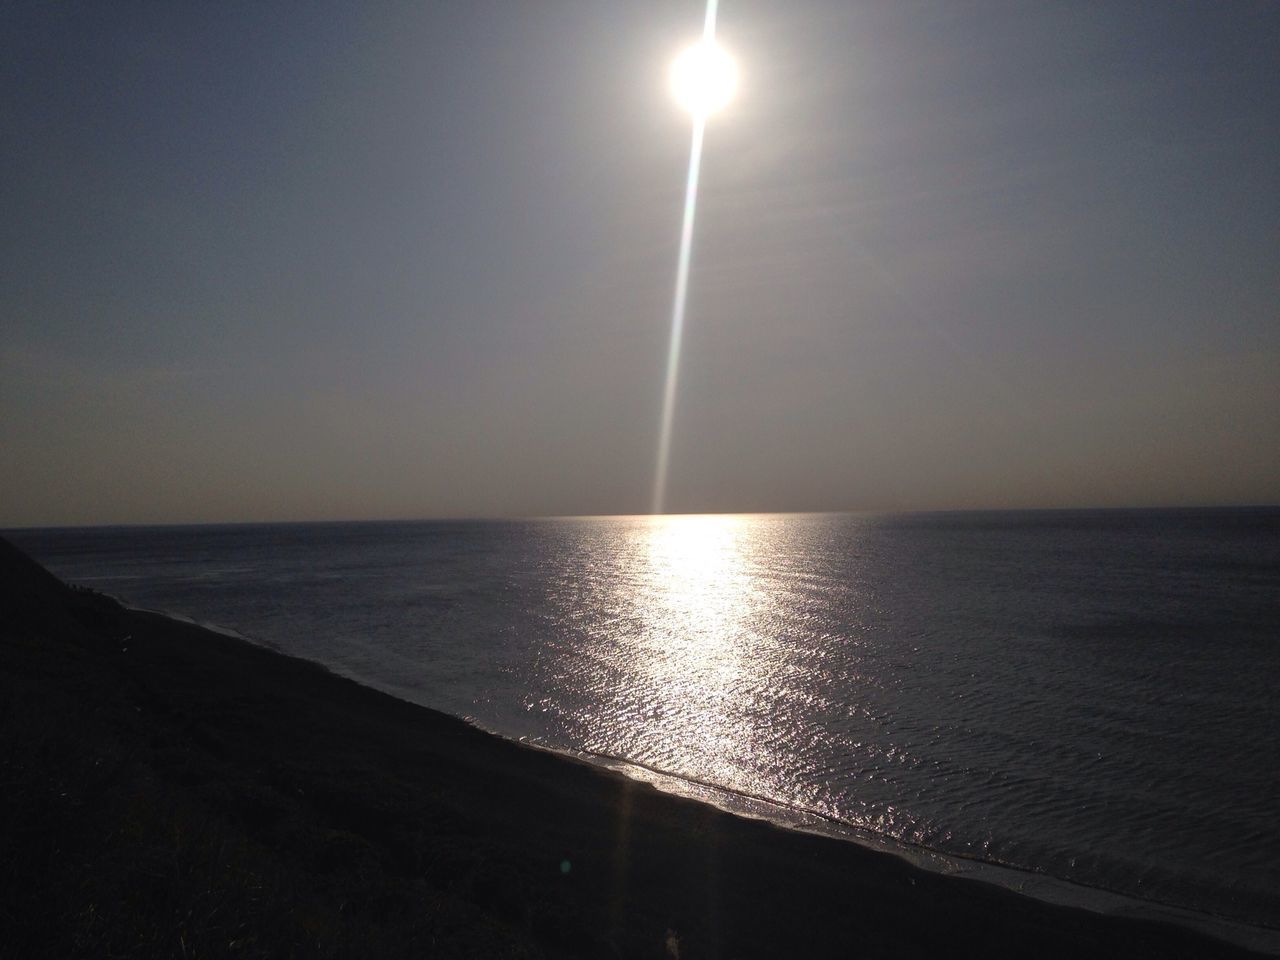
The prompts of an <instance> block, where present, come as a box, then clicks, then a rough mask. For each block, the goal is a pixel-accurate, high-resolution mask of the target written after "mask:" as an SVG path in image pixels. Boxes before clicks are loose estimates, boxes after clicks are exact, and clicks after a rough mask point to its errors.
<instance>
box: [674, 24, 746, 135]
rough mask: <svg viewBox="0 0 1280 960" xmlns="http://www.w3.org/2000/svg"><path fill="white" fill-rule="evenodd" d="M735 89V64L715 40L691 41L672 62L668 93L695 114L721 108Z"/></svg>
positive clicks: (708, 113)
mask: <svg viewBox="0 0 1280 960" xmlns="http://www.w3.org/2000/svg"><path fill="white" fill-rule="evenodd" d="M737 89H738V65H737V64H736V63H734V61H733V57H731V56H729V54H728V53H727V52H726V51H725V49H724V48H723V47H721V46H719V45H718V44H716V43H715V42H714V41H708V40H703V41H702V42H701V43H697V44H694V45H693V46H692V47H690V48H689V49H688V50H686V51H684V53H682V54H680V56H678V57H676V59H675V61H674V62H673V63H672V64H671V92H672V93H673V94H674V95H675V98H676V100H677V101H679V103H680V105H681V106H682V107H684V108H685V109H686V110H688V111H689V112H690V113H692V114H693V115H694V116H695V117H703V118H705V117H707V116H709V115H710V114H713V113H716V112H718V111H719V110H722V109H723V108H724V107H725V106H726V105H727V104H728V103H729V101H730V100H732V99H733V94H734V92H735V91H736V90H737Z"/></svg>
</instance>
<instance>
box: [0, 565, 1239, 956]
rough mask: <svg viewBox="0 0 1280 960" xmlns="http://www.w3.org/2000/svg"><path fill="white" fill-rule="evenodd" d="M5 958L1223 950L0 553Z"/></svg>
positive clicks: (0, 903) (1224, 949)
mask: <svg viewBox="0 0 1280 960" xmlns="http://www.w3.org/2000/svg"><path fill="white" fill-rule="evenodd" d="M0 822H2V823H3V827H0V955H3V956H114V955H125V954H127V955H129V956H142V957H152V956H155V957H160V956H165V957H168V956H184V955H185V956H236V957H267V956H289V955H292V956H299V957H310V956H317V957H339V956H383V957H385V956H408V955H414V956H424V955H425V956H439V957H472V956H474V957H539V956H582V957H615V956H617V957H666V956H679V957H681V958H685V960H689V958H701V957H719V958H733V957H774V956H809V957H817V956H839V957H846V956H852V957H926V956H927V957H938V956H949V955H954V954H956V953H960V954H975V955H984V956H988V957H1002V956H1019V957H1022V956H1038V957H1083V956H1089V957H1126V958H1131V957H1162V958H1164V957H1239V956H1247V955H1249V954H1247V953H1246V952H1245V951H1242V950H1240V949H1239V948H1236V947H1232V946H1229V945H1227V944H1224V943H1220V942H1218V941H1215V940H1212V939H1209V938H1207V937H1205V936H1202V935H1200V934H1197V933H1193V932H1191V931H1188V930H1185V929H1180V928H1176V927H1173V926H1169V925H1165V924H1162V923H1157V922H1152V921H1143V920H1134V919H1128V918H1121V917H1110V916H1103V915H1100V914H1096V913H1092V912H1088V911H1083V910H1077V909H1071V908H1065V907H1058V906H1052V905H1049V904H1045V903H1041V902H1039V901H1036V900H1032V899H1030V898H1027V897H1023V896H1020V895H1018V894H1015V893H1012V892H1010V891H1008V890H1004V889H1001V888H998V887H995V886H992V885H989V884H985V883H981V882H977V881H973V880H968V879H959V878H954V877H947V876H943V875H940V874H936V873H930V872H926V871H922V870H920V869H917V868H915V867H913V866H911V865H910V864H908V863H906V862H905V861H903V860H901V859H899V858H896V857H893V856H891V855H888V854H884V853H879V852H876V851H872V850H869V849H866V848H863V847H860V846H857V845H854V844H851V843H846V842H841V841H839V840H834V839H829V838H825V837H819V836H813V835H808V834H802V833H796V832H792V831H787V830H782V829H779V828H776V827H773V826H770V825H768V824H766V823H763V822H760V821H755V820H747V819H743V818H739V817H735V816H732V815H730V814H727V813H724V812H722V811H719V810H717V809H714V808H712V807H709V806H706V805H704V804H700V803H697V802H694V801H690V800H684V799H681V798H678V797H673V796H670V795H667V794H664V793H661V792H659V791H657V790H655V789H653V788H651V787H649V786H647V785H644V784H641V783H637V782H635V781H633V780H630V779H628V778H626V777H623V776H621V775H618V774H615V773H612V772H609V771H606V770H602V769H600V768H598V767H595V766H591V765H588V764H585V763H579V762H577V761H574V760H572V759H569V758H565V757H561V756H558V755H554V754H551V753H548V752H545V751H540V750H533V749H529V748H526V747H522V746H520V745H519V744H515V743H512V742H509V741H506V740H503V739H500V738H497V737H493V736H490V735H488V734H485V733H482V732H480V731H477V730H475V729H474V728H472V727H469V726H468V725H466V724H465V723H463V722H461V721H459V720H456V719H453V718H451V717H448V716H445V715H443V714H440V713H436V712H434V711H431V710H427V709H424V708H421V707H417V706H414V705H411V704H408V703H405V702H402V701H399V700H396V699H394V698H392V697H389V696H387V695H385V694H382V693H378V692H376V691H374V690H371V689H368V688H366V687H362V686H360V685H358V684H356V683H354V682H352V681H349V680H346V679H343V678H341V677H337V676H335V675H333V674H330V673H329V672H327V671H326V670H324V669H323V668H321V667H318V666H316V665H314V664H310V663H307V662H305V661H301V660H297V659H293V658H290V657H286V656H282V655H280V654H277V653H274V652H272V651H270V650H266V649H263V648H260V647H256V646H253V645H251V644H249V643H246V642H243V641H240V640H237V639H235V638H232V637H228V636H225V635H222V634H218V633H213V632H211V631H208V630H205V629H202V628H200V627H198V626H194V625H191V624H186V623H181V622H178V621H174V620H171V619H167V618H165V617H162V616H159V615H156V614H150V613H142V612H137V611H129V610H125V609H123V608H121V607H119V606H118V605H116V604H115V603H114V602H113V601H111V600H109V599H108V598H105V597H101V596H99V595H96V594H92V593H88V592H85V591H79V590H72V589H70V588H68V587H66V586H65V585H63V584H61V583H60V582H58V581H57V580H56V579H55V578H53V577H52V576H51V575H49V574H47V573H46V572H44V571H43V570H41V569H40V568H38V567H37V566H36V565H35V564H33V563H31V562H30V561H29V560H27V559H26V558H25V557H24V556H22V555H21V554H20V553H19V552H18V551H17V550H15V549H14V548H12V547H11V546H10V545H9V544H8V543H6V542H4V541H0Z"/></svg>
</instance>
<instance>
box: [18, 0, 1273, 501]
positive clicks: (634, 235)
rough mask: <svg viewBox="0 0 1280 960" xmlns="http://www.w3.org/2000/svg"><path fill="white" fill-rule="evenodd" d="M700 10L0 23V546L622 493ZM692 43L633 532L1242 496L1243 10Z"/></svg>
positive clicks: (951, 14) (730, 30)
mask: <svg viewBox="0 0 1280 960" xmlns="http://www.w3.org/2000/svg"><path fill="white" fill-rule="evenodd" d="M702 13H703V8H702V5H701V3H700V2H697V0H645V2H643V3H641V2H628V3H624V2H620V0H542V2H538V3H515V2H512V0H504V2H492V0H468V2H437V3H429V2H421V0H416V2H379V0H370V2H362V3H358V4H353V3H347V2H342V3H338V2H329V0H319V2H315V3H308V4H284V3H279V4H276V3H259V2H243V3H237V2H229V3H218V4H208V3H183V2H169V3H149V2H117V3H90V4H54V3H48V2H46V0H41V2H24V0H17V2H10V3H6V4H5V5H4V6H3V8H0V71H2V73H0V117H2V118H3V122H2V123H0V169H2V170H3V171H4V175H3V177H0V210H2V211H3V217H0V526H33V525H60V524H96V523H160V522H221V521H257V520H312V519H314V520H320V519H365V518H368V519H375V518H416V517H454V516H535V515H561V514H612V513H643V512H647V511H648V510H649V508H650V497H651V492H652V488H653V482H654V471H655V463H656V447H657V441H658V429H659V419H660V412H661V399H662V387H663V382H662V381H663V374H664V366H665V362H666V351H667V344H668V336H669V333H670V323H671V316H670V314H671V298H672V284H673V280H674V273H675V257H676V252H677V246H678V234H679V225H680V217H681V212H682V204H683V191H684V186H685V174H686V164H687V162H688V151H689V136H690V121H689V117H688V116H687V115H686V114H684V113H682V112H681V111H680V110H679V108H678V107H677V106H676V105H675V104H674V103H673V101H672V98H671V96H670V93H669V91H668V89H667V86H666V71H667V68H668V65H669V63H670V62H671V60H672V59H673V58H674V56H675V55H676V54H677V53H678V52H679V51H680V49H681V48H682V47H683V46H685V45H687V44H688V43H690V42H692V41H693V40H695V39H696V38H697V37H698V35H699V33H700V30H701V25H702ZM719 27H720V29H719V36H720V40H721V42H722V43H723V44H724V45H725V46H726V47H727V48H729V49H730V50H731V51H732V52H733V55H734V56H735V58H736V59H737V62H738V65H739V68H740V71H741V86H740V88H739V91H738V96H737V98H736V100H735V101H734V102H733V104H732V105H731V106H730V107H729V109H727V110H726V111H725V112H724V113H723V114H721V115H717V116H715V117H712V118H711V120H710V122H709V124H708V129H707V138H706V146H705V154H704V159H703V166H702V178H701V191H700V195H699V206H698V221H697V226H696V234H695V239H694V247H693V261H692V269H691V275H690V295H689V303H688V316H687V321H686V324H687V325H686V329H685V336H684V342H683V351H682V355H681V361H680V376H679V391H678V395H677V399H676V405H675V410H674V417H673V438H672V447H671V458H670V475H669V479H668V492H667V508H668V509H670V510H671V511H673V512H720V511H735V512H736V511H744V512H745V511H750V512H755V511H807V510H946V509H970V508H1024V507H1077V506H1080V507H1093V506H1176V505H1215V504H1261V503H1277V502H1280V161H1278V160H1277V158H1278V157H1280V56H1277V54H1276V51H1277V50H1278V49H1280V3H1277V2H1273V0H1259V2H1246V0H1227V2H1208V0H1205V2H1201V3H1190V2H1187V3H1150V2H1145V0H1144V2H1122V0H1116V2H1108V3H1086V2H1083V0H1081V2H1073V3H1056V2H1042V3H1023V2H965V0H959V2H957V0H945V2H944V0H936V2H914V0H892V2H889V0H885V2H849V0H839V2H836V0H793V2H788V3H777V2H764V0H721V4H720V13H719Z"/></svg>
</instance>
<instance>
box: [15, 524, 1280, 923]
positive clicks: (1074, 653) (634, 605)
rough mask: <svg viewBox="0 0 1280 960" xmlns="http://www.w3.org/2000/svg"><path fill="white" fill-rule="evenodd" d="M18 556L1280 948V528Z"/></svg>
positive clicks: (239, 542) (412, 689)
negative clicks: (1278, 943)
mask: <svg viewBox="0 0 1280 960" xmlns="http://www.w3.org/2000/svg"><path fill="white" fill-rule="evenodd" d="M6 536H8V537H9V538H10V539H12V540H13V541H14V542H15V543H17V544H18V545H19V546H20V547H22V548H24V549H25V550H27V551H28V552H29V553H31V554H32V555H33V556H35V557H36V558H37V559H38V560H40V561H41V562H42V563H44V564H45V565H47V566H48V567H49V568H50V569H51V570H53V571H54V572H55V573H57V574H58V575H59V576H61V577H63V578H64V579H66V580H68V581H71V582H73V583H77V584H81V585H84V586H87V587H91V588H93V589H96V590H99V591H102V592H104V593H107V594H110V595H113V596H115V597H117V598H119V599H121V600H123V601H125V602H126V603H128V604H131V605H134V606H137V607H142V608H146V609H153V610H158V611H163V612H168V613H171V614H177V615H181V616H183V617H187V618H190V619H193V620H195V621H197V622H202V623H206V624H210V625H215V626H217V627H219V628H221V629H225V630H230V631H233V632H235V633H238V634H240V635H242V636H244V637H246V638H248V639H250V640H252V641H254V642H258V643H262V644H265V645H268V646H270V647H273V648H276V649H278V650H281V651H283V652H286V653H289V654H292V655H295V656H299V657H304V658H307V659H309V660H314V661H318V662H320V663H322V664H324V665H326V666H327V667H329V668H330V669H331V670H333V671H335V672H337V673H340V674H343V675H345V676H348V677H352V678H354V679H356V680H359V681H361V682H363V683H366V684H368V685H370V686H373V687H376V688H378V689H380V690H383V691H386V692H388V693H390V694H393V695H394V696H397V697H401V698H403V699H405V700H409V701H412V702H414V703H418V704H423V705H425V706H429V707H433V708H436V709H438V710H442V711H445V712H447V713H450V714H454V715H456V716H459V717H463V718H466V719H467V720H469V721H470V722H472V723H474V724H476V725H477V726H480V727H482V728H484V729H486V730H489V731H492V732H494V733H497V734H499V735H502V736H505V737H510V738H513V739H517V740H522V741H525V742H527V743H530V744H532V745H536V746H540V747H544V748H547V749H552V750H556V751H561V752H565V753H569V754H572V755H575V756H578V757H580V758H584V759H587V760H589V761H591V762H596V763H601V764H604V765H606V766H611V767H614V768H615V769H621V770H623V771H624V772H626V773H628V774H630V775H632V776H638V777H640V778H642V779H647V780H649V781H650V782H652V783H654V784H656V785H657V786H659V787H661V788H663V789H667V790H673V791H675V792H678V793H683V794H685V795H688V796H694V797H697V798H699V799H701V800H704V801H706V802H711V803H716V804H718V805H720V806H723V807H725V808H726V809H730V810H735V811H737V812H740V813H744V814H746V815H751V816H760V817H766V818H768V819H772V820H775V821H777V822H779V823H782V824H784V825H789V826H792V827H795V828H798V829H809V830H819V831H822V832H831V833H835V834H837V835H841V836H845V837H846V838H849V839H853V840H855V841H857V842H861V843H865V844H870V845H873V846H882V847H886V848H889V849H893V850H895V851H896V852H900V853H902V854H903V855H907V856H912V857H914V858H915V859H917V861H920V862H925V863H926V864H930V865H932V866H933V867H934V868H936V869H943V870H947V871H951V872H957V873H974V874H975V875H977V876H979V878H985V879H991V878H992V877H997V878H999V877H1003V878H1004V880H1003V881H999V880H998V881H997V882H1006V883H1009V884H1010V885H1012V886H1015V887H1017V888H1019V889H1025V890H1030V891H1033V892H1037V891H1042V890H1045V889H1049V888H1050V887H1051V888H1052V889H1054V890H1057V891H1058V893H1059V894H1061V893H1062V891H1064V890H1066V891H1076V892H1081V893H1086V892H1087V893H1093V892H1096V893H1105V894H1106V895H1107V896H1112V895H1114V896H1117V897H1119V898H1121V902H1123V903H1127V904H1129V905H1130V906H1131V907H1133V909H1132V910H1131V911H1130V912H1136V913H1141V912H1143V911H1142V909H1141V908H1142V907H1144V906H1145V907H1148V908H1150V911H1154V912H1156V913H1160V912H1165V913H1167V914H1169V915H1171V916H1174V917H1175V918H1176V917H1182V918H1184V919H1185V918H1188V917H1189V918H1192V919H1193V920H1195V919H1197V918H1198V919H1204V920H1206V921H1209V922H1211V923H1218V922H1221V923H1225V924H1227V925H1228V926H1232V927H1234V928H1235V929H1237V931H1239V930H1245V931H1253V932H1258V933H1262V934H1264V935H1265V936H1264V940H1265V941H1266V942H1271V943H1274V942H1275V941H1274V939H1273V938H1272V939H1270V940H1267V938H1270V937H1271V932H1274V931H1275V930H1276V929H1277V928H1280V722H1278V721H1280V714H1278V712H1277V701H1278V699H1280V698H1278V690H1280V687H1278V682H1280V508H1257V509H1212V510H1207V509H1206V510H1143V511H1129V510H1106V511H1036V512H990V513H987V512H965V513H932V514H899V515H887V514H820V515H819V514H804V515H751V516H729V515H709V516H660V517H588V518H564V519H536V520H510V521H448V522H435V521H432V522H425V521H424V522H367V523H313V524H312V523H305V524H267V525H256V524H255V525H219V526H169V527H95V528H84V529H69V528H61V529H45V530H33V529H24V530H17V531H9V532H8V533H7V534H6ZM984 871H985V872H984ZM1010 878H1013V879H1012V881H1011V880H1010ZM1050 899H1053V897H1052V896H1050ZM1067 899H1070V898H1069V897H1067ZM1112 909H1114V906H1113V907H1112ZM1268 931H1271V932H1268ZM1246 939H1247V938H1246ZM1255 942H1262V941H1255Z"/></svg>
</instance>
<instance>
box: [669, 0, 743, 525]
mask: <svg viewBox="0 0 1280 960" xmlns="http://www.w3.org/2000/svg"><path fill="white" fill-rule="evenodd" d="M717 6H718V2H717V0H707V14H706V19H705V20H704V22H703V26H702V40H701V41H700V43H699V44H698V46H696V47H694V48H692V49H691V50H688V51H686V52H685V53H683V54H681V56H680V57H679V58H678V59H677V60H676V63H675V64H674V65H673V67H672V90H673V93H674V94H675V96H676V98H677V99H678V100H680V102H681V103H682V104H683V105H684V106H685V107H686V108H687V109H688V110H689V111H690V112H691V114H692V115H693V136H692V140H691V144H690V147H689V174H688V177H687V179H686V180H685V189H684V216H683V218H682V219H681V223H680V253H679V256H678V257H677V259H676V285H675V297H674V299H673V302H672V304H671V339H670V341H669V343H668V346H667V375H666V380H665V383H664V386H663V390H662V420H661V426H660V429H659V431H658V458H657V459H658V462H657V469H656V471H655V472H654V479H653V512H654V513H662V512H663V509H664V507H665V504H666V495H667V469H668V467H669V465H670V459H671V423H672V418H673V417H674V414H675V405H676V382H677V380H678V378H679V373H680V342H681V340H682V338H683V336H684V317H685V307H686V305H687V303H688V299H689V264H690V261H691V259H692V256H693V221H694V214H695V212H696V210H697V206H698V175H699V172H700V171H701V168H702V142H703V138H704V135H705V133H706V128H707V116H708V115H709V114H710V113H711V112H712V111H713V110H715V109H719V108H720V107H722V106H723V105H724V104H725V103H726V102H727V101H728V99H729V97H731V96H732V94H733V89H734V87H735V85H736V83H737V71H736V68H735V67H734V66H733V61H732V60H731V59H730V58H729V57H728V55H727V54H725V53H724V52H723V51H721V50H720V49H719V48H718V47H717V46H716V42H715V40H716V8H717Z"/></svg>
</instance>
